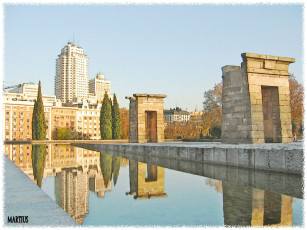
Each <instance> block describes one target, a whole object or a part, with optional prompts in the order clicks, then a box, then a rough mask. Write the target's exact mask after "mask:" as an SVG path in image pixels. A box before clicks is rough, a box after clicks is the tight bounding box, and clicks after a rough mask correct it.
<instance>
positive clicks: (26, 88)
mask: <svg viewBox="0 0 307 230" xmlns="http://www.w3.org/2000/svg"><path fill="white" fill-rule="evenodd" d="M8 92H9V93H19V94H25V95H37V93H38V84H34V83H33V84H30V83H22V84H20V85H18V86H17V87H16V88H14V89H11V90H9V91H8Z"/></svg>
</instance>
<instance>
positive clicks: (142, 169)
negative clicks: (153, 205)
mask: <svg viewBox="0 0 307 230" xmlns="http://www.w3.org/2000/svg"><path fill="white" fill-rule="evenodd" d="M129 179H130V192H129V193H127V195H134V198H135V199H149V198H158V197H159V198H161V197H167V194H166V193H164V168H162V167H158V166H155V165H150V164H146V163H141V162H137V161H133V160H130V161H129Z"/></svg>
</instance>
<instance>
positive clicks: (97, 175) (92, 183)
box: [89, 167, 111, 198]
mask: <svg viewBox="0 0 307 230" xmlns="http://www.w3.org/2000/svg"><path fill="white" fill-rule="evenodd" d="M89 188H90V191H92V192H94V193H96V195H97V196H98V197H99V198H103V197H104V194H105V192H106V191H111V181H109V183H108V185H107V186H105V185H104V180H103V176H102V173H101V170H100V167H99V168H97V169H90V170H89Z"/></svg>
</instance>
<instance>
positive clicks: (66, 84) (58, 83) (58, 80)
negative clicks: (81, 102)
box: [54, 42, 89, 103]
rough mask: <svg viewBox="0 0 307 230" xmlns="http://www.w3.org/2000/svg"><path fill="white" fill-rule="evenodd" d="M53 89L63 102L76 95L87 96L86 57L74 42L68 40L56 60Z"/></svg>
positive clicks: (87, 75)
mask: <svg viewBox="0 0 307 230" xmlns="http://www.w3.org/2000/svg"><path fill="white" fill-rule="evenodd" d="M54 90H55V95H56V97H57V98H58V99H61V101H62V102H64V103H65V102H70V101H72V100H73V98H76V97H78V98H87V97H88V93H89V74H88V58H87V56H86V55H85V54H84V53H83V49H82V48H81V47H79V46H76V45H75V43H72V42H68V44H67V45H66V46H65V47H64V48H63V49H62V51H61V54H60V55H59V57H58V59H57V60H56V76H55V89H54Z"/></svg>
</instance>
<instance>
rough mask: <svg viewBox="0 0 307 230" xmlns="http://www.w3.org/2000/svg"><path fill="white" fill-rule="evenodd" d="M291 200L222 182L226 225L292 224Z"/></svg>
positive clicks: (279, 195)
mask: <svg viewBox="0 0 307 230" xmlns="http://www.w3.org/2000/svg"><path fill="white" fill-rule="evenodd" d="M292 201H293V198H292V197H289V196H286V195H281V194H277V193H272V192H268V191H262V190H258V189H253V188H249V187H243V186H238V185H231V184H229V183H226V182H223V209H224V223H225V225H228V226H229V225H230V226H292Z"/></svg>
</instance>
